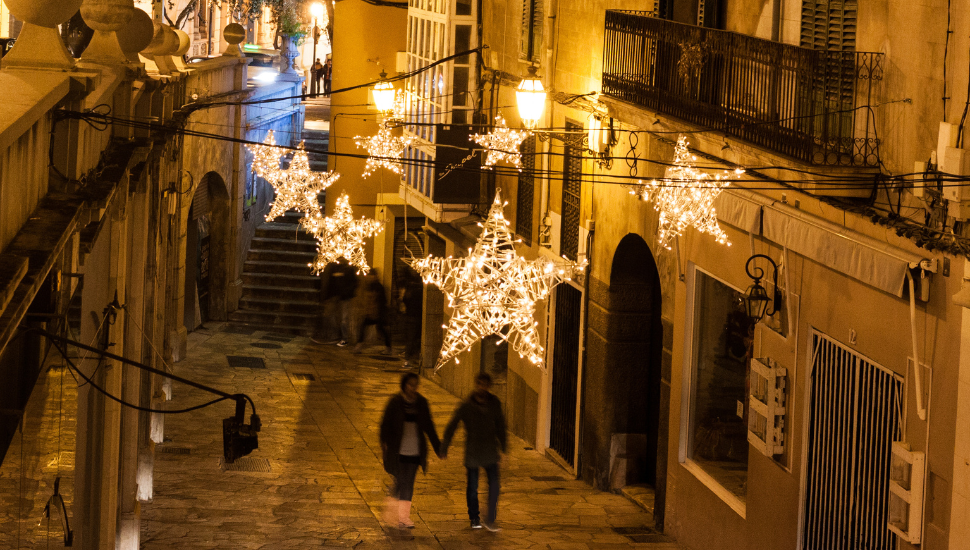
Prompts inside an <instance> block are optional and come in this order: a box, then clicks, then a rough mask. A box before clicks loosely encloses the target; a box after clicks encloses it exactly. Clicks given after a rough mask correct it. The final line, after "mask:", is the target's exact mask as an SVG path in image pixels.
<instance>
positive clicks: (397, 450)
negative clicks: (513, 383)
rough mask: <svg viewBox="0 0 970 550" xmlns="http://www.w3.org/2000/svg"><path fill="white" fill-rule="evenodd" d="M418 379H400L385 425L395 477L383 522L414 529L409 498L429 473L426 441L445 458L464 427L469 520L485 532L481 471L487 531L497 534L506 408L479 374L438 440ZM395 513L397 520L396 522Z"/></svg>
mask: <svg viewBox="0 0 970 550" xmlns="http://www.w3.org/2000/svg"><path fill="white" fill-rule="evenodd" d="M419 383H420V378H419V377H418V375H417V374H414V373H410V372H409V373H406V374H404V376H402V377H401V392H400V393H398V394H396V395H394V396H393V397H391V399H390V400H389V401H388V402H387V406H386V407H385V409H384V418H383V419H382V420H381V432H380V438H381V451H382V452H383V455H384V456H383V458H384V470H385V471H387V473H389V474H391V475H392V476H393V477H394V487H393V489H392V491H391V493H392V498H391V500H390V502H388V505H387V507H386V510H385V520H386V521H387V522H388V523H390V524H392V525H393V524H394V522H395V521H396V522H397V525H398V527H400V528H401V529H409V528H412V527H414V522H413V521H411V498H412V497H413V495H414V479H415V476H416V475H417V472H418V467H419V466H420V467H421V469H422V470H426V469H427V464H428V440H430V441H431V446H432V447H433V448H434V451H435V454H437V455H438V457H439V458H442V459H443V458H447V456H448V446H449V445H450V444H451V440H452V437H454V435H455V430H456V429H457V428H458V424H459V423H463V424H464V425H465V433H466V438H465V439H466V441H465V470H466V474H467V478H466V479H467V486H466V488H465V498H466V500H467V503H468V518H469V520H470V521H471V528H472V529H481V528H482V525H483V523H482V521H481V516H480V512H479V506H478V476H479V471H480V470H481V469H484V470H485V473H486V475H487V477H488V513H487V515H486V517H485V522H484V526H485V528H486V529H488V530H489V531H499V527H498V526H497V525H496V524H495V511H496V507H497V505H498V495H499V471H498V470H499V462H500V459H501V455H500V454H499V453H500V452H501V453H503V454H504V453H505V450H506V440H507V437H506V426H505V415H504V414H503V413H502V403H501V402H500V401H499V399H498V397H496V396H495V395H494V394H492V393H491V392H490V391H489V390H490V389H491V387H492V377H491V376H489V375H488V374H486V373H480V374H479V375H478V376H476V377H475V391H473V392H472V394H471V395H470V396H469V397H468V399H466V400H465V401H463V402H462V403H461V405H459V407H458V408H457V409H456V410H455V413H454V414H453V415H452V417H451V420H450V421H449V422H448V426H447V427H445V434H444V440H443V441H439V440H438V432H437V430H436V429H435V426H434V421H433V420H432V419H431V409H430V407H429V406H428V400H427V399H425V398H424V396H422V395H421V394H420V393H418V384H419ZM395 512H397V514H396V515H397V518H395V517H394V516H395Z"/></svg>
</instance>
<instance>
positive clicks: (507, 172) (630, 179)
mask: <svg viewBox="0 0 970 550" xmlns="http://www.w3.org/2000/svg"><path fill="white" fill-rule="evenodd" d="M58 113H59V116H62V117H64V118H71V119H74V118H77V119H81V120H87V119H94V120H96V121H98V122H101V123H104V124H115V125H122V126H129V127H133V128H138V129H143V130H148V131H151V132H162V133H168V134H172V135H179V136H187V137H197V138H207V139H214V140H220V141H225V142H231V143H239V144H243V145H262V142H258V141H253V140H247V139H242V138H234V137H230V136H224V135H222V134H215V133H210V132H202V131H197V130H190V129H185V128H181V127H178V126H172V125H166V124H156V123H154V122H152V121H148V120H137V119H128V118H122V117H114V116H110V115H105V114H101V113H95V112H81V111H70V110H63V111H58ZM277 148H279V149H281V150H290V151H297V150H299V147H295V146H288V145H278V146H277ZM469 149H476V148H475V147H469ZM304 150H305V151H307V153H318V154H324V155H330V156H334V157H346V158H357V159H362V160H366V159H367V158H368V155H366V154H363V153H340V152H334V151H328V150H317V149H313V148H306V149H304ZM540 154H549V155H552V156H563V157H564V156H565V154H564V153H555V152H552V153H535V155H540ZM598 158H600V159H602V158H604V157H598ZM605 158H610V159H614V160H617V159H619V160H622V159H626V158H627V157H624V156H612V157H605ZM640 161H641V162H646V163H648V164H654V165H657V166H660V167H669V166H673V163H671V162H666V161H661V160H653V159H640ZM400 163H401V164H402V165H407V166H425V167H433V166H434V165H435V163H434V161H432V160H418V159H401V161H400ZM728 164H730V163H728ZM698 167H699V168H705V169H723V168H724V167H723V166H718V165H715V164H710V165H704V164H701V165H699V166H698ZM746 170H747V171H748V172H761V171H766V170H784V171H789V172H796V173H803V174H806V175H808V176H814V177H807V178H804V179H785V180H780V179H777V178H772V177H769V176H763V177H759V179H767V180H770V181H774V182H777V183H788V184H798V183H812V184H816V185H831V186H833V187H834V186H839V187H843V188H852V187H856V188H860V189H863V188H864V189H868V188H870V187H872V185H873V181H874V178H875V177H878V176H879V174H866V175H860V176H831V175H827V174H824V173H821V172H815V171H812V170H805V169H799V168H793V167H787V166H779V165H769V166H754V167H746ZM453 171H456V172H466V173H475V174H478V173H480V170H479V169H478V168H465V167H461V166H459V167H455V168H454V169H453ZM493 171H494V172H495V173H496V174H498V175H504V176H512V177H518V176H519V175H520V174H523V173H525V174H527V175H533V176H537V177H543V178H546V179H549V180H551V181H560V180H561V179H562V177H561V176H562V174H561V172H558V171H553V170H531V171H524V172H523V171H519V170H516V169H515V168H512V167H503V166H496V167H494V168H493ZM584 175H585V174H584ZM590 176H592V174H590ZM883 177H886V176H883ZM892 177H893V178H894V179H901V178H906V181H907V182H910V183H913V184H916V183H933V184H934V185H935V184H937V183H939V186H940V187H942V188H946V187H964V186H970V179H968V178H966V177H962V176H951V175H945V174H939V175H934V176H932V177H923V174H922V173H910V174H896V175H894V176H892ZM818 178H826V179H822V180H819V179H818ZM651 179H656V180H657V181H673V180H667V179H665V178H663V177H662V176H659V177H654V178H650V177H638V176H628V175H623V174H604V173H599V174H596V176H595V179H589V178H584V179H583V183H602V184H608V185H610V184H620V185H636V182H637V181H643V180H651ZM738 181H739V182H748V183H750V182H752V181H753V180H738ZM745 188H747V189H751V190H773V189H776V188H777V187H775V186H770V187H747V186H746V187H745Z"/></svg>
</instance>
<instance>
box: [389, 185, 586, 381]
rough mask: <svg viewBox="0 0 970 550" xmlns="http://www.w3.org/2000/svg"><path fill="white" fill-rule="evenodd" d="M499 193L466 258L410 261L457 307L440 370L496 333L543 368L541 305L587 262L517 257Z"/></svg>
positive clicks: (439, 361)
mask: <svg viewBox="0 0 970 550" xmlns="http://www.w3.org/2000/svg"><path fill="white" fill-rule="evenodd" d="M502 208H503V204H502V201H501V197H500V195H499V193H496V194H495V202H493V203H492V208H491V210H489V213H488V219H487V220H485V223H484V224H479V225H481V226H482V234H481V235H480V236H479V237H478V242H477V243H476V244H475V248H474V249H471V250H469V255H468V256H466V257H464V258H452V257H448V258H436V257H433V256H428V257H426V258H412V259H410V260H406V261H407V262H408V263H409V264H410V265H411V267H413V268H414V269H415V270H416V271H417V272H418V273H419V274H420V275H421V277H422V278H423V279H424V282H425V283H429V284H433V285H435V286H437V287H439V288H440V289H441V290H442V292H443V293H444V294H445V296H446V297H447V299H448V306H449V307H450V308H452V310H453V311H452V314H451V318H450V319H449V321H448V324H447V325H445V327H444V328H446V329H447V332H446V334H445V337H444V342H443V344H442V346H441V355H440V356H439V358H438V362H437V364H436V365H435V370H437V369H439V368H441V367H442V366H444V365H445V363H447V362H448V361H449V360H451V359H452V358H454V359H455V362H456V363H457V362H458V359H457V356H458V354H460V353H462V352H463V351H465V350H467V349H468V348H469V347H471V346H472V344H474V343H475V342H477V341H478V340H481V339H482V338H484V337H486V336H489V335H492V334H495V335H498V336H499V337H501V338H502V339H504V340H506V341H507V342H509V343H510V344H511V346H512V349H514V350H515V351H517V352H518V353H519V356H520V357H526V358H528V359H529V361H530V362H532V363H533V364H535V365H537V366H539V367H542V365H543V349H542V346H541V345H540V343H539V336H538V330H537V326H538V323H536V321H535V319H534V316H535V308H536V302H538V301H539V300H542V299H544V298H546V297H547V296H548V295H549V291H550V289H552V287H554V286H556V285H557V284H559V283H561V282H563V281H568V280H570V279H571V278H572V277H573V276H575V275H576V274H578V273H582V271H583V270H584V269H585V267H586V261H585V260H584V261H583V262H580V263H577V262H571V261H568V260H565V259H563V260H561V261H555V262H554V261H551V260H548V259H538V260H526V259H524V258H522V257H521V256H519V255H518V254H516V252H515V247H514V242H515V241H513V240H512V235H511V233H510V232H509V222H508V220H506V219H505V216H504V214H503V212H502Z"/></svg>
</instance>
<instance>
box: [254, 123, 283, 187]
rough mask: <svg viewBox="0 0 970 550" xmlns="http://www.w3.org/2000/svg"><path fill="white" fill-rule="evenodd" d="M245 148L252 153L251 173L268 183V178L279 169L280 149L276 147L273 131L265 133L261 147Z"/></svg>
mask: <svg viewBox="0 0 970 550" xmlns="http://www.w3.org/2000/svg"><path fill="white" fill-rule="evenodd" d="M246 148H247V149H249V150H250V151H252V152H253V172H255V173H256V175H257V176H259V177H261V178H263V179H265V180H266V181H270V176H271V175H274V174H275V173H276V172H278V171H279V169H280V156H281V155H282V151H281V149H280V148H279V147H277V146H276V139H275V138H274V137H273V131H272V130H270V131H269V132H267V134H266V139H264V140H263V144H262V145H247V146H246Z"/></svg>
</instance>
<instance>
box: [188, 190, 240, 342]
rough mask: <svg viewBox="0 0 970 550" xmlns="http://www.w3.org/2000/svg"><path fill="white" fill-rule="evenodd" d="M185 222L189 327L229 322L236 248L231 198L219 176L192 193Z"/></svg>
mask: <svg viewBox="0 0 970 550" xmlns="http://www.w3.org/2000/svg"><path fill="white" fill-rule="evenodd" d="M190 196H191V197H192V200H191V203H190V207H189V208H188V210H187V211H186V219H185V224H186V225H185V227H186V232H185V235H186V237H185V307H184V311H185V321H184V324H185V327H186V328H187V329H188V330H193V329H194V328H196V327H197V326H198V325H199V324H200V322H205V321H209V320H214V321H222V320H225V319H226V317H227V315H228V312H227V307H226V304H227V295H226V293H227V289H228V288H229V283H230V266H229V257H230V250H231V247H232V240H233V239H232V235H231V233H232V224H231V217H230V202H231V201H230V195H229V189H228V187H227V185H226V182H225V180H224V179H223V178H222V176H220V175H219V174H218V173H217V172H208V173H206V174H205V175H203V176H202V177H201V178H200V179H199V181H198V183H197V184H196V185H195V186H194V188H193V189H192V190H191V195H190Z"/></svg>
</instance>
